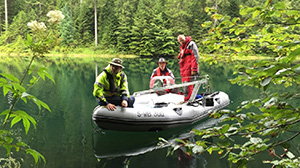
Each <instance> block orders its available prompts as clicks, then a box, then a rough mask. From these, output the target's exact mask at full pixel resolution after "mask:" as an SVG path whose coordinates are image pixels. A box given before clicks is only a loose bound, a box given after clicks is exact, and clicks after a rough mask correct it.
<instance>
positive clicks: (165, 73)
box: [151, 58, 175, 79]
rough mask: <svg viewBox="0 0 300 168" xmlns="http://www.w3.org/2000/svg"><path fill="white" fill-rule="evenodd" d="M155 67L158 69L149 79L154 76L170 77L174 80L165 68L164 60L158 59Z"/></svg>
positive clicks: (169, 71)
mask: <svg viewBox="0 0 300 168" xmlns="http://www.w3.org/2000/svg"><path fill="white" fill-rule="evenodd" d="M157 65H158V67H157V68H155V69H154V70H153V72H152V75H151V79H152V78H153V77H155V76H171V77H172V78H173V79H175V77H174V75H173V73H172V71H171V70H170V69H168V68H167V66H166V65H167V62H166V60H165V59H164V58H159V60H158V62H157Z"/></svg>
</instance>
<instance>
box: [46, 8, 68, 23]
mask: <svg viewBox="0 0 300 168" xmlns="http://www.w3.org/2000/svg"><path fill="white" fill-rule="evenodd" d="M47 16H48V17H49V18H50V19H49V20H48V22H49V23H51V24H56V23H60V22H61V21H62V20H63V19H64V18H65V16H64V15H63V14H62V12H61V11H59V10H52V11H49V12H48V13H47Z"/></svg>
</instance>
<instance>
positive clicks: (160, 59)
mask: <svg viewBox="0 0 300 168" xmlns="http://www.w3.org/2000/svg"><path fill="white" fill-rule="evenodd" d="M161 62H164V63H166V64H168V63H167V61H166V59H164V58H163V57H161V58H159V60H158V62H157V63H156V64H157V65H158V64H159V63H161Z"/></svg>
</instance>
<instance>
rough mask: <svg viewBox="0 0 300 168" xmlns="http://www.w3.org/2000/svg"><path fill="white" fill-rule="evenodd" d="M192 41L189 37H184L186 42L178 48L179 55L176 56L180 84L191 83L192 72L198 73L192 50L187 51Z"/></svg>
mask: <svg viewBox="0 0 300 168" xmlns="http://www.w3.org/2000/svg"><path fill="white" fill-rule="evenodd" d="M191 41H192V39H191V37H190V36H189V37H186V41H185V43H184V44H183V45H181V46H180V53H179V55H178V59H180V60H179V67H180V75H181V81H182V82H185V81H187V82H189V81H191V76H192V71H195V72H197V71H198V63H197V61H196V58H195V56H194V53H193V51H192V50H190V49H188V48H187V46H188V44H189V43H190V42H191Z"/></svg>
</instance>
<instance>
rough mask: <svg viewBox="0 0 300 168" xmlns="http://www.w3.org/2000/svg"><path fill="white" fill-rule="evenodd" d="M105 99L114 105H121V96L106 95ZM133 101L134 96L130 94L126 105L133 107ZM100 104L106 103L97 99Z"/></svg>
mask: <svg viewBox="0 0 300 168" xmlns="http://www.w3.org/2000/svg"><path fill="white" fill-rule="evenodd" d="M106 100H107V101H108V102H109V103H111V104H114V105H116V106H122V104H121V103H122V101H123V100H122V97H121V96H113V97H106ZM134 101H135V98H134V97H133V96H130V97H129V98H128V107H133V103H134ZM98 103H99V105H100V106H106V104H105V103H104V102H101V101H99V102H98Z"/></svg>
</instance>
